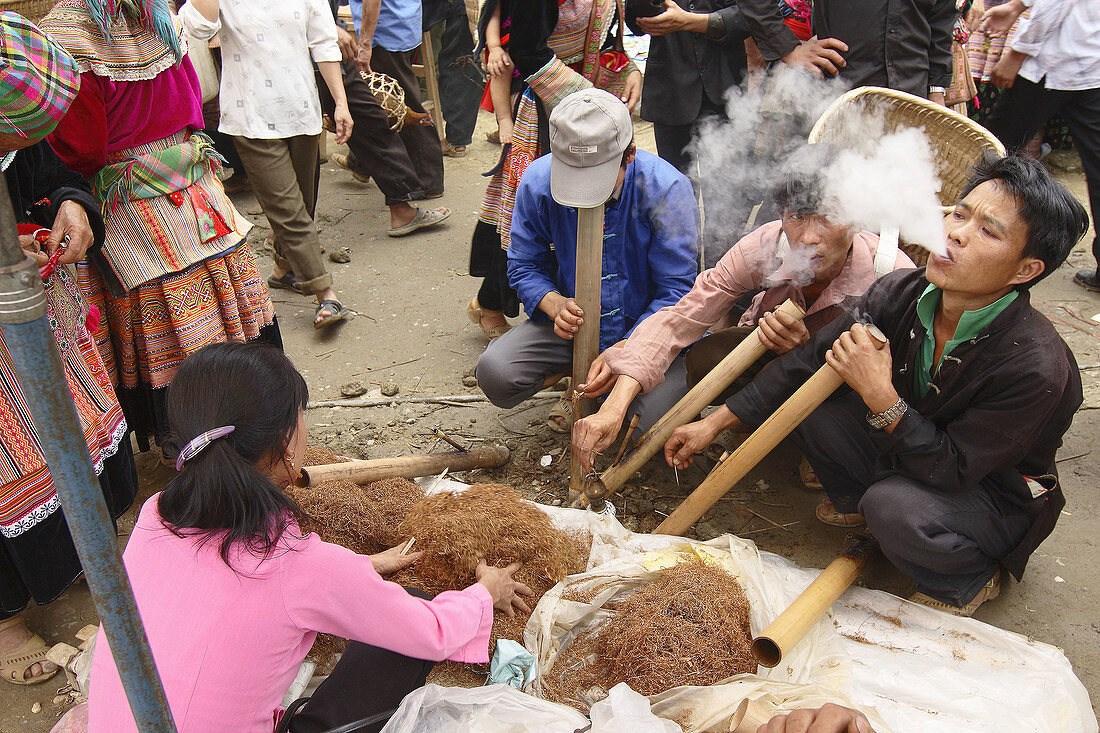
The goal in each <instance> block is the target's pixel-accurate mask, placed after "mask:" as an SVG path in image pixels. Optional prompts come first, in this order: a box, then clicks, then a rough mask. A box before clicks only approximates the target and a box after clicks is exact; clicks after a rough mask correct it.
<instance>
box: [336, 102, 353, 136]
mask: <svg viewBox="0 0 1100 733" xmlns="http://www.w3.org/2000/svg"><path fill="white" fill-rule="evenodd" d="M332 119H333V121H334V122H335V123H336V144H337V145H339V144H341V143H346V142H347V141H348V138H349V137H351V128H352V126H353V125H354V124H355V123H354V122H353V121H352V119H351V112H350V111H349V110H348V103H347V102H340V103H338V104H337V105H336V111H335V112H333V115H332Z"/></svg>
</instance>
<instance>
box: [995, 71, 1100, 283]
mask: <svg viewBox="0 0 1100 733" xmlns="http://www.w3.org/2000/svg"><path fill="white" fill-rule="evenodd" d="M1056 114H1061V115H1062V119H1064V120H1065V121H1066V125H1067V126H1068V127H1069V132H1070V134H1071V135H1073V141H1074V142H1075V143H1076V144H1077V152H1078V153H1080V155H1081V164H1082V165H1083V166H1084V168H1085V181H1086V182H1087V183H1088V188H1089V206H1090V208H1091V209H1092V223H1093V226H1094V227H1096V226H1097V222H1098V221H1100V89H1082V90H1080V91H1073V92H1070V91H1062V90H1057V89H1047V88H1046V85H1045V83H1044V82H1039V83H1038V84H1036V83H1035V82H1032V81H1028V80H1027V79H1024V78H1023V77H1021V76H1017V77H1016V81H1015V82H1014V83H1013V84H1012V86H1011V87H1010V88H1009V89H1005V90H1004V92H1003V93H1002V94H1001V97H1000V99H998V100H997V104H996V106H994V107H993V111H992V112H990V113H989V118H988V119H987V120H986V123H985V126H986V127H988V128H989V131H990V132H992V133H993V134H994V135H996V136H997V139H998V140H1000V141H1001V142H1002V143H1004V146H1005V148H1007V149H1008V151H1009V152H1010V153H1012V152H1015V151H1017V150H1019V149H1020V148H1022V147H1023V146H1024V145H1026V144H1027V142H1028V141H1029V140H1030V139H1031V138H1032V137H1034V135H1035V133H1036V132H1038V131H1039V130H1041V129H1043V125H1045V124H1046V123H1047V120H1049V119H1050V118H1051V117H1053V116H1054V115H1056ZM1092 256H1093V258H1094V259H1095V260H1096V263H1097V274H1098V275H1100V236H1096V237H1093V240H1092Z"/></svg>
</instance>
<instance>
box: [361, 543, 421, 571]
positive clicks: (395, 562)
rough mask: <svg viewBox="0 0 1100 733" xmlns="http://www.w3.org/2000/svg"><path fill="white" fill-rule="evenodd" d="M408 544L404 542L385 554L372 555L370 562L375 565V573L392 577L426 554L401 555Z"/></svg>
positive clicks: (411, 553)
mask: <svg viewBox="0 0 1100 733" xmlns="http://www.w3.org/2000/svg"><path fill="white" fill-rule="evenodd" d="M408 544H409V543H408V542H402V543H401V544H400V545H398V546H397V547H391V548H390V549H388V550H386V551H385V552H379V553H378V554H376V555H371V556H370V561H371V564H372V565H374V570H375V572H377V573H378V574H379V575H392V574H393V573H396V572H397V571H398V570H403V569H404V568H407V567H409V566H410V565H412V564H413V563H414V562H416V561H417V560H419V559H420V556H421V555H423V554H424V553H423V552H410V553H409V554H408V555H402V554H401V550H403V549H405V547H406V546H408Z"/></svg>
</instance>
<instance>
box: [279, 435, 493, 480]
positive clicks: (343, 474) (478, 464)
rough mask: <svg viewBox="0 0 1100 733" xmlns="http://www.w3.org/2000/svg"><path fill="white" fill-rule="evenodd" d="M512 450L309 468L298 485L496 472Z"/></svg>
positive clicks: (485, 450)
mask: <svg viewBox="0 0 1100 733" xmlns="http://www.w3.org/2000/svg"><path fill="white" fill-rule="evenodd" d="M509 455H510V454H509V452H508V449H507V448H505V447H504V446H502V445H496V446H488V447H484V448H474V449H473V450H470V451H467V452H466V453H433V454H430V455H425V456H398V457H396V458H375V459H372V460H369V461H347V462H345V463H332V464H329V465H322V466H305V467H304V468H302V475H301V476H300V477H299V478H298V480H297V481H296V482H295V483H296V484H297V485H298V486H302V487H306V486H316V485H317V484H319V483H323V482H325V481H352V482H355V483H360V484H366V483H370V482H371V481H379V480H381V479H384V478H392V477H394V476H400V477H403V478H414V477H416V476H432V475H435V474H437V473H439V472H440V471H442V470H445V469H449V470H451V471H469V470H470V469H473V468H495V467H497V466H502V465H504V464H505V463H506V462H507V461H508V457H509Z"/></svg>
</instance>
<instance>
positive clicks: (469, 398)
mask: <svg viewBox="0 0 1100 733" xmlns="http://www.w3.org/2000/svg"><path fill="white" fill-rule="evenodd" d="M561 395H562V393H561V392H538V393H536V394H533V395H531V396H530V397H528V398H527V399H529V400H556V399H559V398H560V397H561ZM488 401H489V398H488V397H486V396H485V395H483V394H450V395H438V396H435V397H428V396H426V395H425V396H421V397H366V398H359V399H347V400H317V401H315V402H310V403H308V404H307V405H306V409H307V410H313V409H315V408H318V407H384V406H385V405H401V404H412V403H429V402H432V403H439V404H443V405H448V404H451V403H462V402H488Z"/></svg>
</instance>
